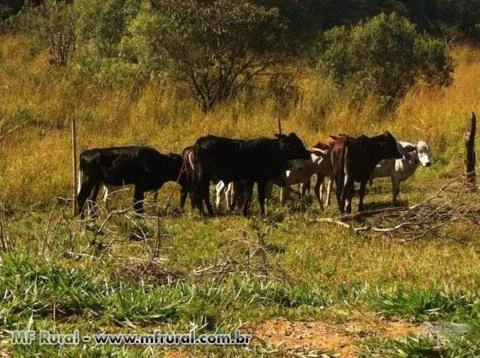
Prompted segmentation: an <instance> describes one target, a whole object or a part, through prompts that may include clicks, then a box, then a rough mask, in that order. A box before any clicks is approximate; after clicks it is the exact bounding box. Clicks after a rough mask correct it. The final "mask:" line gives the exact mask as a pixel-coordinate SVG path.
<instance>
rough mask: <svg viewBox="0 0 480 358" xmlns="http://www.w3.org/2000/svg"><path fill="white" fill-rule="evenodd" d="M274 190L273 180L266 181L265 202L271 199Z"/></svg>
mask: <svg viewBox="0 0 480 358" xmlns="http://www.w3.org/2000/svg"><path fill="white" fill-rule="evenodd" d="M272 192H273V183H272V182H271V181H267V182H266V183H265V204H266V203H267V201H268V200H269V199H271V197H272Z"/></svg>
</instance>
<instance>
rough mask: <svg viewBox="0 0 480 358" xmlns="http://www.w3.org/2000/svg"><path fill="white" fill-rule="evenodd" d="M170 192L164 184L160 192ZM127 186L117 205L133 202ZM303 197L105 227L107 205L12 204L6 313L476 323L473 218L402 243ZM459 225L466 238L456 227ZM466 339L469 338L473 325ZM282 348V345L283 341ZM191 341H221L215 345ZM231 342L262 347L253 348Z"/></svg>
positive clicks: (4, 319)
mask: <svg viewBox="0 0 480 358" xmlns="http://www.w3.org/2000/svg"><path fill="white" fill-rule="evenodd" d="M427 174H429V175H430V176H427V178H428V177H430V178H432V177H434V176H435V173H434V172H428V173H427ZM425 175H426V174H424V173H420V175H419V177H418V178H416V179H413V182H412V183H409V184H408V185H405V186H404V191H403V192H402V198H403V200H408V201H409V202H415V201H419V200H422V198H424V197H425V196H426V195H428V193H427V192H424V193H421V192H419V191H416V190H415V191H414V189H413V188H415V187H416V185H417V184H418V182H417V181H420V180H424V179H425ZM376 185H379V189H374V190H373V189H372V190H371V192H370V195H369V196H368V197H367V198H368V202H369V203H374V202H382V201H388V199H389V195H390V194H389V191H388V184H387V183H386V182H384V181H379V182H378V183H377V184H376ZM168 193H169V190H168V189H165V191H164V192H162V198H161V199H160V202H165V200H166V196H168ZM130 194H131V193H128V194H126V195H125V196H124V197H123V198H122V197H119V198H118V199H117V200H115V203H114V204H115V205H116V206H117V207H121V206H122V205H128V201H129V200H130V197H129V195H130ZM176 200H177V199H176V197H175V199H174V201H173V203H172V205H176ZM309 201H311V199H309V200H307V201H306V202H305V203H304V204H298V203H296V204H292V205H290V206H289V207H286V208H283V207H280V206H279V205H278V203H276V202H275V201H274V203H273V204H272V205H271V206H270V210H269V214H268V215H267V217H266V218H265V219H261V218H258V217H256V216H252V217H251V218H243V217H241V216H238V215H226V216H225V215H224V216H219V217H215V218H210V219H205V218H202V217H199V216H198V215H197V214H196V213H192V212H187V213H185V214H183V215H180V216H179V215H178V214H168V215H163V216H161V217H160V226H159V227H157V220H156V218H155V217H151V218H145V219H140V218H135V217H134V216H133V215H131V214H127V215H120V216H115V217H113V218H112V219H111V220H110V221H108V222H107V223H106V224H105V225H104V226H103V228H102V230H101V231H100V230H99V228H100V225H101V224H102V222H103V220H104V219H105V216H104V215H103V216H102V215H101V217H100V218H98V219H97V220H96V223H95V224H94V225H93V223H90V224H89V225H85V224H82V223H80V222H78V221H76V220H72V219H71V218H70V217H69V212H68V210H69V209H68V207H62V206H56V207H47V208H45V209H43V210H39V209H38V208H37V209H36V210H34V211H27V209H24V210H25V211H24V212H21V211H18V212H15V213H13V214H12V215H11V216H10V219H9V224H8V231H9V235H10V238H11V240H12V241H16V247H15V251H14V252H13V253H11V254H4V255H2V258H1V260H2V261H1V265H0V294H1V295H2V300H1V301H0V323H1V325H2V327H3V329H4V330H7V331H8V330H12V329H23V328H26V327H30V328H32V329H41V328H44V329H50V330H53V329H54V328H55V329H56V330H57V331H60V332H62V331H63V332H69V331H71V330H72V329H74V328H79V329H80V330H81V331H82V333H83V334H87V333H98V332H100V331H107V332H139V331H140V332H141V331H144V332H151V331H153V329H156V328H159V327H160V328H161V329H165V330H167V329H168V330H169V331H177V332H186V331H188V330H189V329H190V328H191V327H192V326H195V327H201V330H202V331H204V332H231V331H233V330H234V329H236V328H238V327H240V328H241V329H242V328H243V329H246V327H254V326H255V325H256V324H257V323H260V322H262V321H265V320H269V319H275V318H278V317H285V318H287V319H289V320H325V321H330V322H344V321H348V320H349V319H351V317H358V316H359V315H360V316H362V315H367V316H369V317H378V318H383V319H386V320H398V319H403V320H407V321H411V322H425V321H427V322H433V323H441V322H456V323H465V324H468V325H472V324H474V322H476V321H478V320H479V319H480V295H479V290H480V284H479V283H480V272H479V271H478V269H477V264H476V263H477V262H478V256H479V254H480V242H479V236H478V232H477V231H476V230H475V229H474V228H469V227H464V226H459V227H456V226H455V225H452V227H451V228H449V229H448V230H446V231H445V232H440V233H439V236H438V238H432V239H426V240H420V241H417V242H412V243H405V244H401V243H399V242H398V241H396V240H394V239H387V238H378V239H367V238H364V237H362V236H357V235H354V234H353V233H352V232H351V231H349V230H347V229H341V228H338V227H336V226H331V225H327V224H324V225H322V224H315V223H313V221H312V220H313V219H314V218H316V217H318V216H335V215H336V209H335V208H330V209H328V210H327V211H326V212H324V213H320V212H319V211H318V209H317V208H316V206H315V204H314V203H310V202H309ZM149 210H150V212H151V209H149ZM257 210H258V208H256V206H255V205H254V208H253V211H254V212H256V211H257ZM147 212H148V210H147ZM461 231H463V232H464V235H465V240H463V241H461V242H458V241H454V240H450V239H449V237H450V235H452V233H454V235H459V233H460V232H461ZM139 232H143V233H145V234H146V240H140V241H139V240H138V237H136V238H135V239H134V240H132V233H133V234H138V233H139ZM93 239H95V242H94V244H93V245H92V240H93ZM157 239H158V240H159V241H157ZM259 240H264V242H265V243H266V245H267V246H266V248H267V251H266V253H265V255H262V254H261V252H262V251H256V249H257V248H258V246H257V244H258V243H261V242H262V241H259ZM156 252H157V254H158V255H156V257H155V258H154V259H153V261H152V258H153V257H154V256H155V255H154V254H155V253H156ZM79 254H81V255H79ZM247 257H250V260H249V261H245V258H247ZM225 262H230V264H229V266H228V268H229V269H228V271H227V270H226V271H225V272H223V273H220V274H219V273H217V274H213V273H212V272H214V271H215V268H212V269H211V270H210V271H208V270H207V271H206V272H208V273H212V274H209V275H207V274H204V275H199V274H198V271H201V270H202V269H203V270H205V269H208V268H209V267H210V268H211V267H212V266H215V265H216V264H222V263H223V264H225ZM447 262H448V264H446V263H447ZM469 339H471V340H473V341H475V339H477V337H476V334H473V333H472V334H471V335H470V338H469ZM402 342H403V343H402ZM432 342H433V343H432ZM475 342H476V341H475ZM442 344H443V346H442V347H443V348H441V349H442V350H441V351H442V352H443V350H444V349H447V351H448V352H459V353H458V354H464V356H468V354H467V353H469V352H475V350H474V348H471V347H470V346H468V345H467V344H466V343H465V342H463V341H462V342H461V343H455V342H453V343H449V342H443V343H442ZM3 347H4V348H3V349H6V350H7V351H9V352H11V353H12V354H14V355H18V356H20V355H29V354H33V353H39V352H41V353H42V354H50V353H52V352H57V351H55V350H54V349H52V348H51V347H44V346H38V345H37V346H31V347H22V346H11V345H10V344H9V343H8V339H7V340H4V343H3ZM399 347H400V348H399ZM422 347H423V348H422ZM429 347H430V348H429ZM432 347H433V348H432ZM435 347H437V346H436V345H435V344H434V341H432V340H431V339H429V338H428V337H424V338H418V337H417V338H406V340H405V341H402V340H398V341H394V340H389V341H383V340H377V341H375V340H373V341H372V342H369V343H368V344H365V345H364V346H362V349H363V352H370V353H371V352H377V353H378V354H384V355H387V356H396V355H397V356H402V355H401V354H403V353H398V352H400V351H404V352H407V353H405V354H406V355H404V356H409V354H411V355H414V354H417V353H418V352H420V353H418V354H420V355H418V356H422V355H421V354H424V355H423V356H427V353H422V352H424V351H425V352H426V351H428V350H429V349H430V350H432V349H433V350H435V349H436V348H435ZM445 347H446V348H445ZM469 347H470V348H469ZM319 348H321V347H319ZM424 348H425V349H424ZM163 349H164V348H160V347H156V348H155V349H154V350H153V351H148V352H147V353H148V354H154V353H155V352H157V353H159V352H162V351H163ZM175 349H177V348H175ZM252 349H254V350H255V352H257V353H259V352H260V351H261V350H262V349H267V350H268V349H271V347H270V348H268V347H267V348H265V347H264V348H262V345H261V342H256V343H255V345H254V347H253V348H252ZM282 349H284V348H278V347H277V348H276V352H277V353H278V354H283V353H285V352H286V351H284V350H282ZM422 349H423V350H422ZM256 350H259V351H256ZM64 351H65V352H66V353H68V354H71V355H72V356H74V355H75V354H77V353H78V352H79V351H78V348H75V347H71V348H68V349H67V348H65V349H64ZM144 351H145V347H132V348H125V347H123V348H116V347H103V348H99V347H96V348H91V347H90V348H89V350H87V351H86V353H85V354H86V355H87V356H104V355H108V354H119V355H120V356H131V355H135V354H141V353H142V352H143V353H145V352H144ZM182 351H185V349H183V348H182ZM185 352H192V351H191V350H189V349H187V350H186V351H185ZM195 352H197V354H218V353H220V352H223V351H222V350H221V349H220V348H218V347H217V348H196V350H195ZM228 352H230V353H229V354H232V356H235V355H236V354H246V355H251V354H254V353H253V352H251V351H247V350H245V349H236V350H229V351H228ZM282 352H283V353H282ZM409 352H412V353H409ZM57 353H58V352H57ZM55 354H56V353H55ZM155 354H156V353H155ZM365 354H366V353H365ZM449 354H450V353H449ZM451 354H453V355H451V356H456V355H455V354H456V353H455V354H454V353H451ZM367 356H368V355H367Z"/></svg>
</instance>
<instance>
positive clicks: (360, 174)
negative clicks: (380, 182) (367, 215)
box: [331, 132, 402, 214]
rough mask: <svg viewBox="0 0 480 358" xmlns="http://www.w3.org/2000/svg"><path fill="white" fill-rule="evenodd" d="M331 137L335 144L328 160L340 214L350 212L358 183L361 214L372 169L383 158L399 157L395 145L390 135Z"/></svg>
mask: <svg viewBox="0 0 480 358" xmlns="http://www.w3.org/2000/svg"><path fill="white" fill-rule="evenodd" d="M332 138H333V139H334V140H335V143H334V145H333V149H332V151H331V158H332V159H331V160H332V165H333V173H334V175H335V182H336V186H337V190H336V192H337V201H338V205H339V209H340V212H341V213H342V214H343V213H344V212H345V211H346V212H347V213H350V212H351V211H352V198H353V195H354V194H355V182H360V191H359V199H360V200H359V205H358V210H359V211H363V199H364V196H365V188H366V185H367V182H368V180H369V179H370V176H371V175H372V173H373V170H374V169H375V166H376V165H377V164H378V162H380V160H382V159H390V158H394V159H399V158H402V154H401V153H400V151H399V148H398V143H397V141H396V140H395V138H394V137H393V135H391V134H390V133H389V132H385V133H384V134H381V135H378V136H374V137H367V136H365V135H362V136H360V137H358V138H352V137H346V136H340V137H332Z"/></svg>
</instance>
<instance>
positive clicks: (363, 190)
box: [358, 180, 368, 211]
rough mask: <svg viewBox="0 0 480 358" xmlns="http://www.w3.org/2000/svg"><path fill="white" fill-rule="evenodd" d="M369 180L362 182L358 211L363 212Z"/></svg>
mask: <svg viewBox="0 0 480 358" xmlns="http://www.w3.org/2000/svg"><path fill="white" fill-rule="evenodd" d="M367 183H368V180H362V181H361V182H360V191H359V192H358V197H359V201H358V211H363V209H364V207H363V198H364V197H365V188H366V187H367Z"/></svg>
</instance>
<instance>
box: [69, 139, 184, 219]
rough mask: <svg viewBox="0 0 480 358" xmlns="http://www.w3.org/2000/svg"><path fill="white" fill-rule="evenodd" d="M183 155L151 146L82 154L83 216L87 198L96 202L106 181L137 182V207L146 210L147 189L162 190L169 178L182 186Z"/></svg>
mask: <svg viewBox="0 0 480 358" xmlns="http://www.w3.org/2000/svg"><path fill="white" fill-rule="evenodd" d="M182 167H183V158H182V156H181V155H178V154H168V155H165V154H161V153H159V152H158V151H157V150H155V149H153V148H149V147H138V146H131V147H113V148H98V149H90V150H86V151H84V152H82V154H80V170H79V183H80V185H79V188H78V195H77V201H78V208H79V214H80V217H82V218H83V216H84V213H85V209H86V203H87V199H88V200H89V201H91V202H92V203H94V202H95V200H96V198H97V195H98V190H99V188H100V186H101V185H102V184H105V185H108V186H122V185H134V186H135V189H134V195H133V200H134V208H135V211H136V212H142V211H143V199H144V194H145V192H146V191H150V190H158V189H160V188H161V187H162V186H163V184H165V183H166V182H168V181H176V182H178V183H179V184H180V185H181V186H182V187H183V186H184V185H185V178H184V177H183V175H180V174H181V171H182Z"/></svg>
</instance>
